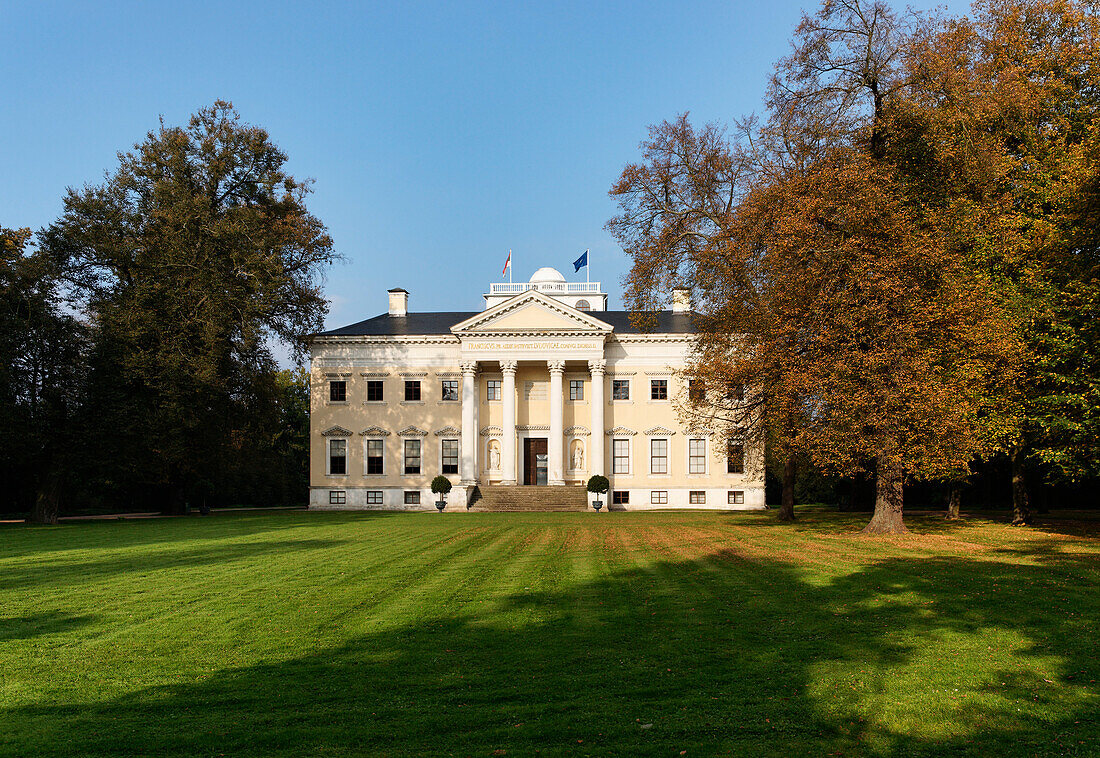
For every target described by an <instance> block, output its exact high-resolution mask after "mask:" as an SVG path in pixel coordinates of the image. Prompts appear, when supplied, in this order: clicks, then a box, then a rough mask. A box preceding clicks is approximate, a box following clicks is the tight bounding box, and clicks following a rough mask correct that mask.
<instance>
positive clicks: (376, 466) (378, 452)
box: [366, 440, 384, 474]
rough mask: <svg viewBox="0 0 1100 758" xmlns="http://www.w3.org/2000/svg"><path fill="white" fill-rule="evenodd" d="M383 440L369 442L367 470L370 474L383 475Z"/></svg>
mask: <svg viewBox="0 0 1100 758" xmlns="http://www.w3.org/2000/svg"><path fill="white" fill-rule="evenodd" d="M383 449H384V448H383V443H382V440H367V470H366V473H368V474H381V473H384V472H383V470H382V452H383Z"/></svg>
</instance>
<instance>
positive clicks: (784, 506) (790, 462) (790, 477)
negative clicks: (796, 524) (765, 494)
mask: <svg viewBox="0 0 1100 758" xmlns="http://www.w3.org/2000/svg"><path fill="white" fill-rule="evenodd" d="M795 470H796V467H795V460H794V455H788V456H787V458H786V460H784V461H783V499H782V501H781V502H780V503H779V513H778V514H777V515H776V518H778V519H779V520H780V521H794V477H795Z"/></svg>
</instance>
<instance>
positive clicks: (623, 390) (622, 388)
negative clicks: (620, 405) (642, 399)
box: [611, 379, 630, 400]
mask: <svg viewBox="0 0 1100 758" xmlns="http://www.w3.org/2000/svg"><path fill="white" fill-rule="evenodd" d="M611 399H612V400H629V399H630V380H629V379H612V380H611Z"/></svg>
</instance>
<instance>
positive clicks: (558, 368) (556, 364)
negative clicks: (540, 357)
mask: <svg viewBox="0 0 1100 758" xmlns="http://www.w3.org/2000/svg"><path fill="white" fill-rule="evenodd" d="M546 365H547V366H548V367H549V368H550V373H551V374H561V373H564V372H565V361H547V362H546Z"/></svg>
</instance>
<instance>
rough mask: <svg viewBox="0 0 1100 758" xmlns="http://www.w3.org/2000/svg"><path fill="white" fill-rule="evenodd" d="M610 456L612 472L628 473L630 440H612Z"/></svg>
mask: <svg viewBox="0 0 1100 758" xmlns="http://www.w3.org/2000/svg"><path fill="white" fill-rule="evenodd" d="M611 458H612V464H613V465H612V467H611V473H613V474H629V473H630V440H612V441H611Z"/></svg>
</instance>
